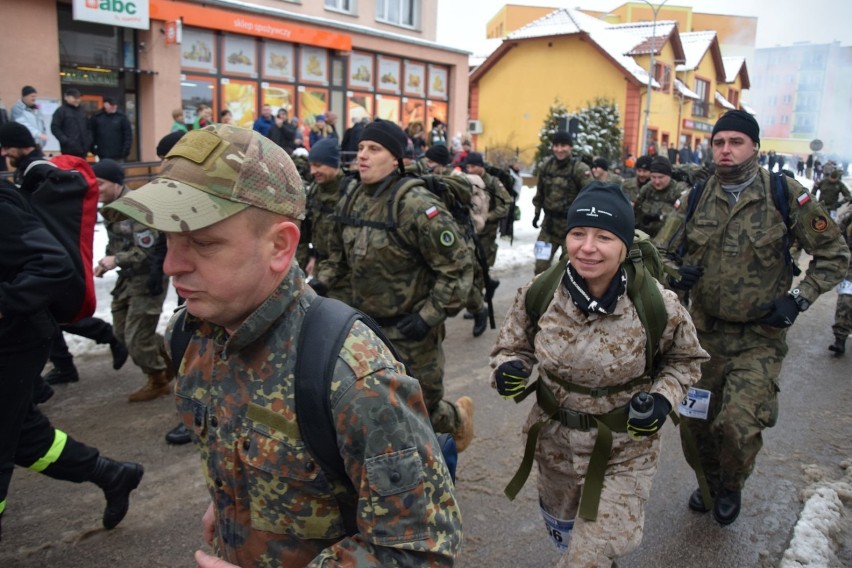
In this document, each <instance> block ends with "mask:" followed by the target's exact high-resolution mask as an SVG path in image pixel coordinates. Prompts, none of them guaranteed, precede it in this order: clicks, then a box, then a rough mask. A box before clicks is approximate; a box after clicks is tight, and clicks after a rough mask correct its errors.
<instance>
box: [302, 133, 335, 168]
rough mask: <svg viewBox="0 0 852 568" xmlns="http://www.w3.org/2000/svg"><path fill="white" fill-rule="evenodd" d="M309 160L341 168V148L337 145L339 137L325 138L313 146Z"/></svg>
mask: <svg viewBox="0 0 852 568" xmlns="http://www.w3.org/2000/svg"><path fill="white" fill-rule="evenodd" d="M308 162H313V163H316V164H323V165H326V166H331V167H332V168H339V167H340V148H339V147H338V146H337V138H323V139H322V140H320V141H318V142H317V143H316V144H314V145H313V146H311V150H310V152H308Z"/></svg>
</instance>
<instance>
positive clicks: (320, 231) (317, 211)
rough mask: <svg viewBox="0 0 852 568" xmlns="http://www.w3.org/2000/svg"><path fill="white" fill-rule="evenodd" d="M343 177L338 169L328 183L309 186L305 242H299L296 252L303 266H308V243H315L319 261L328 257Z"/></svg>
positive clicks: (303, 229) (303, 239)
mask: <svg viewBox="0 0 852 568" xmlns="http://www.w3.org/2000/svg"><path fill="white" fill-rule="evenodd" d="M342 179H343V172H342V171H340V170H338V172H337V175H336V176H335V177H334V178H333V179H331V180H329V181H328V182H327V183H324V184H322V185H320V184H318V183H312V184H311V185H310V187H308V197H307V204H306V208H305V220H304V221H303V222H302V241H304V242H300V243H299V248H298V251H297V253H296V258H297V259H298V260H299V264H300V265H301V266H306V265H307V263H308V248H309V247H308V243H311V244H312V245H313V251H314V253H315V254H316V256H317V262H319V261H321V260H322V259H324V258H327V257H328V249H329V244H328V243H329V240H330V239H331V235H332V234H333V233H334V226H335V224H336V223H335V221H334V219H333V214H334V208H335V207H336V206H337V202H338V201H340V195H341V191H340V182H341V180H342ZM306 228H307V229H308V230H307V231H306V230H305V229H306Z"/></svg>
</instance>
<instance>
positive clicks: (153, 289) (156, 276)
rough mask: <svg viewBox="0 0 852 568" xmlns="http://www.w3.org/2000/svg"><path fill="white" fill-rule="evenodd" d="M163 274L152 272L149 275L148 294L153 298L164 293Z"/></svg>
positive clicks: (156, 271)
mask: <svg viewBox="0 0 852 568" xmlns="http://www.w3.org/2000/svg"><path fill="white" fill-rule="evenodd" d="M163 279H164V276H163V272H162V271H160V270H151V273H150V274H149V275H148V293H149V294H151V295H152V296H159V295H160V294H162V293H163V290H165V288H163Z"/></svg>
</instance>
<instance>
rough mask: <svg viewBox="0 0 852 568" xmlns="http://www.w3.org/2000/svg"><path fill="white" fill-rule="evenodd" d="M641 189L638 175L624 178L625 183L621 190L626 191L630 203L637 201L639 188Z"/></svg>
mask: <svg viewBox="0 0 852 568" xmlns="http://www.w3.org/2000/svg"><path fill="white" fill-rule="evenodd" d="M645 183H648V181H646V182H645ZM642 185H644V184H642ZM641 189H642V187H641V186H640V185H639V178H638V177H632V178H629V179H626V180H624V183H623V184H622V186H621V191H623V192H624V195H626V196H627V199H629V200H630V203H635V202H636V198H637V197H639V190H641Z"/></svg>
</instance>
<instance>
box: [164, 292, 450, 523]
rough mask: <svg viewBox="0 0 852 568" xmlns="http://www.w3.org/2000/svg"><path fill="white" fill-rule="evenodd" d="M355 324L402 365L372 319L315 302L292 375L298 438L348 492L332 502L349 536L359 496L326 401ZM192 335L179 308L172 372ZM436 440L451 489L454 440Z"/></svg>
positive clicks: (444, 437)
mask: <svg viewBox="0 0 852 568" xmlns="http://www.w3.org/2000/svg"><path fill="white" fill-rule="evenodd" d="M356 321H361V322H362V323H364V324H365V325H366V326H367V327H369V328H370V330H371V331H372V332H373V333H375V334H376V336H377V337H378V338H379V339H381V340H382V342H383V343H384V344H385V345H386V346H387V348H388V349H389V350H390V352H391V354H392V355H393V356H394V358H395V359H396V360H398V361H399V360H400V357H399V354H398V353H397V351H396V348H395V347H394V346H393V344H392V343H391V342H390V340H389V339H388V338H387V337H386V336H385V334H384V333H383V332H382V328H381V327H380V326H379V324H377V323H376V322H375V320H373V318H371V317H370V316H368V315H366V314H365V313H363V312H361V311H359V310H356V309H355V308H353V307H351V306H349V305H348V304H345V303H344V302H341V301H339V300H334V299H332V298H323V297H322V296H317V297H316V298H314V300H313V301H312V302H311V305H310V306H309V307H308V309H307V311H306V312H305V318H304V320H303V321H302V327H301V330H300V332H299V342H298V345H297V346H296V369H295V371H294V373H293V379H294V381H295V383H294V385H295V396H294V400H295V405H296V416H297V417H299V420H298V423H299V433H300V434H301V436H302V440H303V441H304V442H305V447H306V448H307V450H308V452H309V453H310V454H311V455H312V456H313V458H314V459H315V460H316V461H317V463H319V465H320V467H321V468H322V470H323V472H324V473H325V475H326V477H329V478H331V479H335V480H338V481H340V482H341V483H343V484H344V485H345V486H346V488H347V491H346V494H345V495H336V499H337V502H338V506H339V507H340V512H341V515H342V516H343V520H344V524H345V526H346V530H347V533H348V534H355V533H356V532H357V529H356V525H355V510H356V507H357V497H358V492H357V491H356V490H355V487H354V486H353V485H352V482H351V480H350V479H349V476H348V475H347V474H346V468H345V467H344V464H343V458H342V457H341V455H340V448H339V446H338V444H337V429H336V427H335V424H334V416H333V415H332V412H331V400H330V398H331V378H332V376H333V375H334V367H335V365H336V364H337V355H338V354H339V353H340V350H341V348H342V347H343V343H344V342H345V341H346V337H347V336H348V335H349V331H350V330H351V329H352V326H353V325H354V324H355V322H356ZM194 333H195V330H194V329H193V328H192V327H190V326H187V325H186V308H181V309H180V311H179V312H178V314H177V318H176V319H175V324H174V326H173V327H172V335H171V338H170V347H171V355H172V361H174V365H175V369H180V364H181V361H182V360H183V356H184V354H185V353H186V348H187V347H188V346H189V342H190V340H191V339H192V336H193V334H194ZM406 372H408V369H407V368H406ZM437 438H438V445H439V446H440V448H441V453H442V454H443V456H444V461H445V462H446V463H447V469H448V470H449V472H450V477H451V478H452V480H453V483H455V480H456V475H455V473H456V464H457V463H458V450H457V448H456V444H455V440H454V439H453V437H452V436H451V435H450V434H437Z"/></svg>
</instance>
